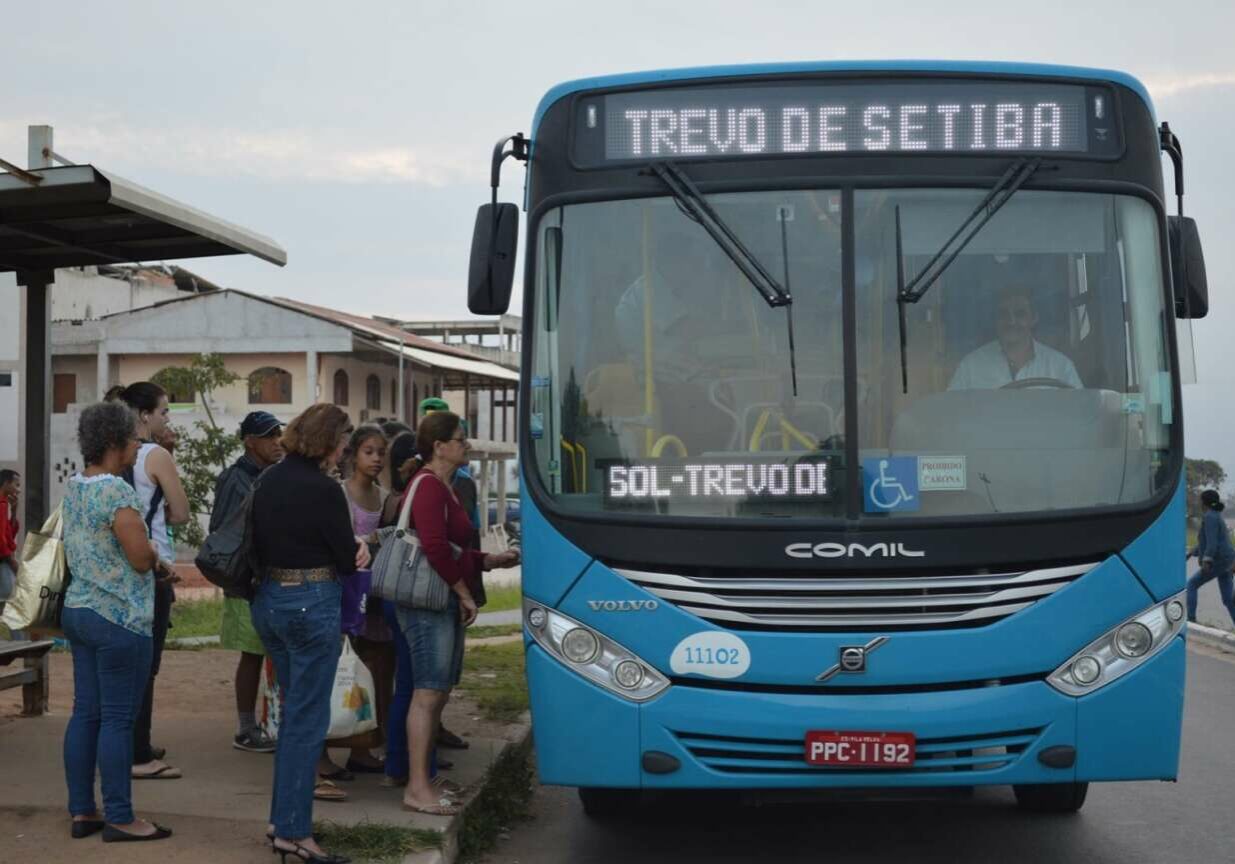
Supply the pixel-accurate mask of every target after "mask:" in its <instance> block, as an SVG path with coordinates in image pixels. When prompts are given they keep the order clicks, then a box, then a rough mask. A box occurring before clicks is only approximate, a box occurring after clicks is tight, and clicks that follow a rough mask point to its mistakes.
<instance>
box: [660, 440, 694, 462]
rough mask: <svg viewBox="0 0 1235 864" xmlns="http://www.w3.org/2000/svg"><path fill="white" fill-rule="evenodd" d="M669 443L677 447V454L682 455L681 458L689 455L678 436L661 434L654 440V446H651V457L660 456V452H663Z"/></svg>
mask: <svg viewBox="0 0 1235 864" xmlns="http://www.w3.org/2000/svg"><path fill="white" fill-rule="evenodd" d="M670 444H672V445H673V446H675V447H677V448H678V456H680V457H682V458H683V459H685V458H686V457H687V456H688V455H689V454H688V453H687V452H686V445H685V444H684V443H683V442H682V439H681V438H679V437H678V436H676V435H661V436H660V438H658V439H657V440H656V444H655V446H653V447H652V458H653V459H658V458H660V454H661V453H664V452H665V448H666V447H668V446H669V445H670Z"/></svg>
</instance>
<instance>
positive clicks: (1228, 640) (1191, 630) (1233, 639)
mask: <svg viewBox="0 0 1235 864" xmlns="http://www.w3.org/2000/svg"><path fill="white" fill-rule="evenodd" d="M1188 639H1189V641H1191V640H1193V639H1195V640H1196V641H1197V642H1199V643H1200V644H1202V645H1206V646H1208V647H1210V648H1216V649H1218V650H1219V651H1226V652H1227V653H1230V654H1235V633H1232V632H1231V631H1229V630H1219V629H1218V628H1217V627H1206V626H1205V625H1204V624H1195V623H1193V622H1188Z"/></svg>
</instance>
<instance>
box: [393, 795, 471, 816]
mask: <svg viewBox="0 0 1235 864" xmlns="http://www.w3.org/2000/svg"><path fill="white" fill-rule="evenodd" d="M403 809H404V810H410V811H411V812H412V813H424V814H427V815H429V816H455V815H458V813H459V811H461V810H462V809H463V808H462V807H460V806H459V805H458V804H457V803H455V802H454V801H451V800H450V799H449V798H439V799H438V802H437V803H436V804H434V805H432V806H429V807H417V806H416V805H414V804H408V803H407V802H406V801H405V802H403Z"/></svg>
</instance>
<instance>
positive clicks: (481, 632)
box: [467, 624, 523, 639]
mask: <svg viewBox="0 0 1235 864" xmlns="http://www.w3.org/2000/svg"><path fill="white" fill-rule="evenodd" d="M522 632H523V625H522V624H490V625H488V626H485V625H483V624H473V625H472V626H471V627H468V628H467V638H469V639H490V638H492V637H494V636H514V635H515V634H516V633H522Z"/></svg>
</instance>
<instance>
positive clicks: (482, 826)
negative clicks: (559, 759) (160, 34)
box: [459, 737, 532, 864]
mask: <svg viewBox="0 0 1235 864" xmlns="http://www.w3.org/2000/svg"><path fill="white" fill-rule="evenodd" d="M531 743H532V741H531V738H530V737H529V738H528V739H527V742H526V743H524V744H523V745H521V746H516V747H511V748H510V749H508V750H507V751H506V752H505V753H503V754H502V755H501V756H500V757H498V760H497V761H496V762H494V763H493V767H491V768H490V769H489V776H488V777H486V778H485V784H484V789H483V791H482V792H481V793H480V794H479V795H478V796H476V800H475V801H473V802H472V803H471V805H469V806H468V808H467V810H465V811H464V813H463V823H462V825H460V826H459V860H460V861H462V862H464V864H470V862H473V861H476V860H477V859H479V857H480V856H481V855H484V854H485V853H486V852H488V851H489V850H491V849H492V848H493V847H494V846H495V845H496V844H497V840H498V837H500V836H501V835H502V833H503V832H505V831H508V830H510V828H512V827H513V826H514V825H515V824H516V823H518V822H523V821H525V820H526V819H527V818H528V817H529V812H528V805H529V803H530V802H531V800H532V766H531V749H532V748H531Z"/></svg>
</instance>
